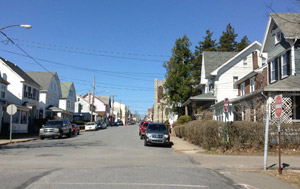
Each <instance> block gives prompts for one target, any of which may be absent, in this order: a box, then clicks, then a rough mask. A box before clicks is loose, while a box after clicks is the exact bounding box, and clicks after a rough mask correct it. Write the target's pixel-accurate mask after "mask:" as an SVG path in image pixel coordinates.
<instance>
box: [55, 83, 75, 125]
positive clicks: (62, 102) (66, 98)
mask: <svg viewBox="0 0 300 189" xmlns="http://www.w3.org/2000/svg"><path fill="white" fill-rule="evenodd" d="M60 88H61V98H60V99H59V108H60V109H62V110H64V111H61V112H59V113H58V116H59V117H61V118H64V119H69V120H70V121H73V113H74V112H75V102H76V90H75V87H74V83H73V82H60Z"/></svg>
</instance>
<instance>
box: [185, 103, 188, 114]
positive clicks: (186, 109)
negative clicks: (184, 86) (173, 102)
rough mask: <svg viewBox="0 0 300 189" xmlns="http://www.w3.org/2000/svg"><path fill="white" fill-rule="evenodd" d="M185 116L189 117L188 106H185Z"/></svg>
mask: <svg viewBox="0 0 300 189" xmlns="http://www.w3.org/2000/svg"><path fill="white" fill-rule="evenodd" d="M185 115H189V111H188V105H186V106H185Z"/></svg>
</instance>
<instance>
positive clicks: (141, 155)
mask: <svg viewBox="0 0 300 189" xmlns="http://www.w3.org/2000/svg"><path fill="white" fill-rule="evenodd" d="M1 148H2V149H1V150H0V172H1V173H0V183H1V185H0V188H5V189H7V188H234V187H235V184H234V183H233V182H232V181H231V180H229V179H226V178H224V177H223V176H221V175H219V174H218V173H215V172H213V171H210V170H209V169H205V168H200V166H199V165H198V164H197V163H196V162H195V161H193V160H192V159H191V158H189V156H186V155H180V154H177V153H176V152H174V151H173V150H172V148H168V147H164V146H150V147H144V145H143V141H142V140H140V138H139V136H138V126H137V125H131V126H120V127H108V128H107V129H105V130H98V131H91V132H82V133H81V135H79V136H75V137H72V138H66V137H64V138H63V139H45V140H43V141H42V140H36V141H30V142H26V143H19V144H13V145H7V146H2V147H1Z"/></svg>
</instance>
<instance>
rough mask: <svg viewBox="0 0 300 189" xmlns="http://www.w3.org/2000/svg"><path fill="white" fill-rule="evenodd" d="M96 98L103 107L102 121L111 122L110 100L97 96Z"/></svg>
mask: <svg viewBox="0 0 300 189" xmlns="http://www.w3.org/2000/svg"><path fill="white" fill-rule="evenodd" d="M97 98H98V99H99V100H100V101H101V102H103V103H104V105H105V111H104V112H103V113H101V114H103V115H104V116H103V119H104V121H109V120H111V112H110V109H111V99H110V96H97Z"/></svg>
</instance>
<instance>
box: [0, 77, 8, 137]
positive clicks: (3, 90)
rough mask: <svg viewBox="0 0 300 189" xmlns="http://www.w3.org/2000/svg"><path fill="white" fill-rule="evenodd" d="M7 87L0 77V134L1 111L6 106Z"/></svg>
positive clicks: (0, 130)
mask: <svg viewBox="0 0 300 189" xmlns="http://www.w3.org/2000/svg"><path fill="white" fill-rule="evenodd" d="M7 85H9V83H8V82H7V81H6V80H5V79H3V78H2V77H1V75H0V134H1V133H2V119H3V111H5V109H6V106H7V100H6V96H7Z"/></svg>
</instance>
